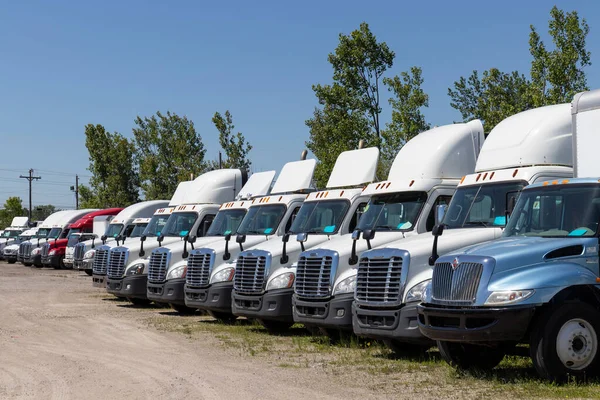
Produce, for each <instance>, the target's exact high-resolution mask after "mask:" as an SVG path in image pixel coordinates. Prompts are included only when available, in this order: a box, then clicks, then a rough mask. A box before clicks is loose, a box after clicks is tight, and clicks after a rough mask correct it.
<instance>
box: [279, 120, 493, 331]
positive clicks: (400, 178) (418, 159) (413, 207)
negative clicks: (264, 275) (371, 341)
mask: <svg viewBox="0 0 600 400" xmlns="http://www.w3.org/2000/svg"><path fill="white" fill-rule="evenodd" d="M483 141H484V136H483V126H482V124H481V122H480V121H479V120H473V121H470V122H468V123H459V124H453V125H445V126H440V127H436V128H433V129H430V130H428V131H424V132H421V133H420V134H418V135H417V136H415V137H414V138H413V139H411V140H410V141H408V142H407V143H406V144H405V145H404V146H403V147H402V149H401V150H400V151H399V152H398V154H397V155H396V158H395V160H394V162H393V164H392V166H391V169H390V172H389V176H388V180H386V181H383V182H378V183H371V184H370V185H368V186H367V187H366V188H365V189H364V191H363V195H364V196H368V197H369V198H370V200H369V203H368V204H367V207H366V209H365V211H364V214H363V215H362V216H361V218H360V221H358V224H357V226H356V229H355V230H354V232H353V233H352V234H351V235H343V236H341V237H338V238H335V239H332V240H330V241H327V242H326V243H324V244H322V245H320V246H315V247H313V248H311V249H307V250H306V251H304V252H302V253H301V254H300V257H299V259H298V261H297V263H296V264H294V266H293V267H294V269H295V271H296V284H295V288H294V295H293V297H292V306H293V307H290V309H289V311H288V312H289V313H290V314H292V313H293V319H294V321H297V322H302V323H303V324H304V325H305V326H307V327H308V328H309V329H311V330H314V329H318V330H320V331H321V332H322V333H325V334H327V335H334V336H335V335H337V334H338V333H339V331H340V330H341V329H346V330H348V329H351V327H352V312H351V309H352V301H353V298H354V289H355V285H356V272H357V268H358V262H359V254H360V253H362V252H363V251H365V250H367V249H371V248H374V247H379V246H383V245H385V244H387V243H390V242H394V241H396V240H399V239H404V238H407V237H410V236H414V235H417V234H419V233H424V232H431V230H432V229H433V227H434V225H435V215H434V214H435V210H436V206H438V205H443V204H445V205H447V204H449V202H450V199H451V198H452V195H453V194H454V192H455V190H456V187H457V186H458V184H459V183H460V179H461V178H462V177H463V176H465V175H467V174H471V173H473V171H474V170H475V163H476V161H477V157H478V156H479V152H480V149H481V146H482V144H483ZM425 160H426V161H425ZM361 235H362V237H363V240H360V236H361ZM299 239H301V240H303V239H304V238H302V237H300V238H299ZM314 277H319V279H314Z"/></svg>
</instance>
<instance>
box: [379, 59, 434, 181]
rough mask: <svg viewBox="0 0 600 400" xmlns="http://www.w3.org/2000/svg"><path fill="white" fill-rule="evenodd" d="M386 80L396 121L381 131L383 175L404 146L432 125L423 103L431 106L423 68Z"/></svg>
mask: <svg viewBox="0 0 600 400" xmlns="http://www.w3.org/2000/svg"><path fill="white" fill-rule="evenodd" d="M383 83H384V84H385V85H386V86H387V87H388V90H389V91H390V92H392V93H393V94H394V97H392V98H390V99H389V100H388V102H389V104H390V105H391V106H392V121H391V122H389V123H388V124H387V125H386V129H385V130H383V131H382V132H381V136H382V138H383V143H382V145H381V157H380V158H381V169H382V171H381V172H380V176H381V177H383V176H387V174H388V172H389V169H390V167H391V165H392V163H393V161H394V158H396V155H397V154H398V151H399V150H400V149H401V148H402V146H404V144H405V143H406V142H408V141H409V140H410V139H412V138H413V137H415V136H417V135H418V134H419V133H420V132H423V131H426V130H428V129H429V128H430V125H429V124H428V123H427V121H426V120H425V116H424V115H423V113H422V109H423V107H428V106H429V96H428V95H427V94H426V93H425V91H424V90H423V89H422V87H421V85H423V77H422V70H421V68H419V67H412V68H411V69H410V71H409V72H402V73H400V76H395V77H393V78H384V79H383Z"/></svg>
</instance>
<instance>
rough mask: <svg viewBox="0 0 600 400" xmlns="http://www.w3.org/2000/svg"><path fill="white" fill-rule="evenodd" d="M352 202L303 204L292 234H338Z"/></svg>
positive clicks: (293, 225)
mask: <svg viewBox="0 0 600 400" xmlns="http://www.w3.org/2000/svg"><path fill="white" fill-rule="evenodd" d="M349 207H350V202H349V201H348V200H322V201H311V202H308V203H304V204H302V207H300V211H298V215H296V219H294V223H293V224H292V227H291V228H290V233H324V234H332V233H336V232H337V231H338V230H339V229H340V225H341V223H342V220H343V219H344V216H345V215H346V212H347V211H348V208H349Z"/></svg>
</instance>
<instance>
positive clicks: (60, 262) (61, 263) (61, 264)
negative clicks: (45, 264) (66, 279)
mask: <svg viewBox="0 0 600 400" xmlns="http://www.w3.org/2000/svg"><path fill="white" fill-rule="evenodd" d="M64 260H65V257H64V256H63V257H61V258H60V259H59V260H58V266H57V267H54V269H65V263H64Z"/></svg>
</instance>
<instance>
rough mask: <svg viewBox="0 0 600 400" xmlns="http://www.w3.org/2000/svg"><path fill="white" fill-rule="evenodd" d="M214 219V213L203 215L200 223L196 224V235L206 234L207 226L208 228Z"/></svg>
mask: <svg viewBox="0 0 600 400" xmlns="http://www.w3.org/2000/svg"><path fill="white" fill-rule="evenodd" d="M214 219H215V214H207V215H205V216H204V218H202V222H200V225H199V226H198V232H197V233H196V235H197V236H198V237H203V236H206V232H208V228H210V225H211V224H212V222H213V220H214Z"/></svg>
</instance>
